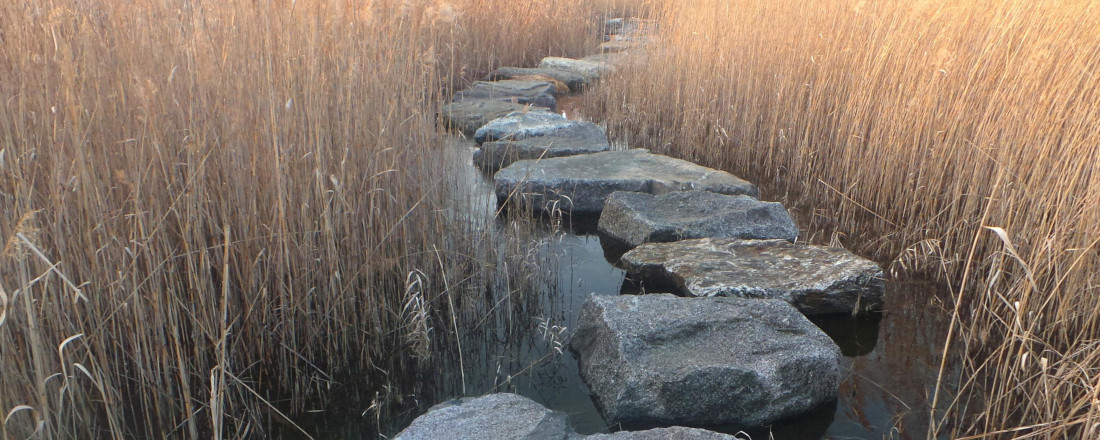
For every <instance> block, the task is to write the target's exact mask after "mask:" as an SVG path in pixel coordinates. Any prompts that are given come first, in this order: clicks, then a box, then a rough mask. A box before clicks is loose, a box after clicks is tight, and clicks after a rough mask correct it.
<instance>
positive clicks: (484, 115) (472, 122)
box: [439, 99, 530, 136]
mask: <svg viewBox="0 0 1100 440" xmlns="http://www.w3.org/2000/svg"><path fill="white" fill-rule="evenodd" d="M529 107H530V106H528V105H525V104H516V103H513V102H508V101H494V100H487V99H479V100H469V101H459V102H451V103H447V104H445V105H443V106H442V107H441V108H440V109H439V118H440V119H441V120H442V122H443V125H444V126H446V127H447V128H450V129H453V130H458V131H460V132H462V133H463V134H466V135H467V136H472V135H473V134H474V132H476V131H477V129H479V128H481V126H483V125H485V124H488V123H489V121H492V120H493V119H496V118H500V117H503V116H507V115H509V114H511V113H515V112H519V111H524V110H526V109H528V108H529Z"/></svg>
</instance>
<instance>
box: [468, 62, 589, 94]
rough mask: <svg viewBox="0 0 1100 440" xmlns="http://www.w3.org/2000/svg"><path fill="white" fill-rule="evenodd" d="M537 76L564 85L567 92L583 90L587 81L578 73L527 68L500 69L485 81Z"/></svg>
mask: <svg viewBox="0 0 1100 440" xmlns="http://www.w3.org/2000/svg"><path fill="white" fill-rule="evenodd" d="M537 76H544V77H547V78H552V79H554V80H556V81H559V82H561V83H562V84H565V85H566V87H569V90H570V91H571V92H579V91H581V90H582V89H584V86H585V85H587V81H585V79H584V77H583V76H581V75H580V74H578V73H574V72H567V71H565V70H558V69H538V68H528V67H501V68H499V69H497V70H494V71H493V72H492V73H490V74H489V76H487V77H486V79H487V80H489V81H499V80H502V79H513V78H530V77H537Z"/></svg>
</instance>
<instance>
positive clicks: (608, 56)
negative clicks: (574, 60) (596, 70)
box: [581, 52, 630, 66]
mask: <svg viewBox="0 0 1100 440" xmlns="http://www.w3.org/2000/svg"><path fill="white" fill-rule="evenodd" d="M629 56H630V54H629V53H627V52H609V53H598V54H595V55H589V56H586V57H584V58H581V60H582V61H594V62H597V63H604V64H607V65H609V66H618V65H622V64H623V63H625V62H626V61H627V59H628V57H629Z"/></svg>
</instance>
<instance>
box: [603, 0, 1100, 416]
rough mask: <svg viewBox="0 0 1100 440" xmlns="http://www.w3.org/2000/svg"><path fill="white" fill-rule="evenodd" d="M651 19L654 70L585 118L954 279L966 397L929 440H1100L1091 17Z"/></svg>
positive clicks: (1074, 8)
mask: <svg viewBox="0 0 1100 440" xmlns="http://www.w3.org/2000/svg"><path fill="white" fill-rule="evenodd" d="M658 9H659V16H660V20H661V31H662V35H661V41H662V43H661V44H660V45H659V46H657V47H656V48H653V49H651V56H652V59H654V60H660V61H659V62H653V63H649V64H641V65H638V66H635V67H632V68H628V69H626V70H622V71H620V73H619V75H618V76H617V77H615V78H613V80H612V81H610V82H609V83H606V84H604V86H602V87H601V88H599V89H597V90H595V91H593V93H595V94H598V95H599V97H598V99H589V100H588V101H587V103H588V106H589V108H587V109H586V112H587V114H592V115H596V114H602V115H604V117H606V119H607V120H608V121H609V124H610V125H611V129H612V131H613V133H617V134H618V135H620V136H630V137H631V138H632V139H633V141H634V142H635V143H636V144H640V145H641V146H648V147H650V148H652V149H654V150H657V151H659V152H664V153H670V154H674V155H677V156H680V157H685V158H688V159H692V160H696V161H699V162H702V163H704V164H707V165H711V166H716V167H719V168H723V169H726V170H731V171H733V172H736V173H738V174H742V175H744V176H745V177H749V178H752V179H754V180H757V181H758V182H762V183H766V186H771V187H773V188H777V189H778V192H779V193H780V194H782V193H788V194H793V197H795V198H796V199H797V200H800V201H801V202H802V203H804V204H810V205H812V206H815V207H819V208H826V207H827V208H828V211H826V212H828V214H824V215H822V216H819V217H815V218H814V222H815V224H814V225H809V226H812V227H813V228H816V229H825V232H823V233H819V234H820V235H823V236H830V235H832V236H837V237H844V240H843V244H844V245H846V246H848V247H851V248H854V249H857V250H859V251H861V252H863V253H865V254H870V255H873V256H874V257H876V258H878V259H879V261H881V262H884V263H889V262H891V261H898V262H899V264H896V265H894V267H895V268H896V269H899V270H902V269H916V270H926V271H932V272H937V273H938V275H940V276H942V277H943V279H944V280H945V281H947V282H948V283H951V284H952V285H953V287H954V289H955V291H956V292H960V294H961V295H962V296H961V298H963V299H962V300H961V301H963V303H962V304H959V310H960V319H959V320H958V321H957V326H958V327H957V328H956V330H955V331H956V333H957V334H958V337H957V338H956V342H957V343H956V345H955V347H954V348H953V349H952V350H957V351H955V353H957V354H958V355H957V356H956V357H955V361H957V362H959V363H960V365H961V366H962V370H961V371H960V373H961V376H959V377H958V378H953V380H950V381H948V382H955V381H959V380H958V379H960V378H965V379H966V380H961V381H959V382H960V383H961V384H962V385H961V387H962V389H961V390H958V391H961V393H960V394H958V395H959V396H960V399H962V400H957V401H954V402H942V401H941V402H939V403H947V405H948V406H947V408H948V409H950V413H949V414H948V415H947V418H948V419H947V420H949V421H952V422H953V423H951V424H943V425H941V424H934V425H935V426H944V427H945V430H941V431H939V432H933V433H930V435H932V436H935V435H946V436H956V435H964V434H981V433H993V434H991V435H990V437H1012V436H1029V437H1036V438H1078V437H1079V436H1087V435H1086V434H1088V433H1095V432H1098V430H1100V428H1097V427H1096V426H1100V425H1096V423H1097V422H1096V414H1097V409H1096V408H1097V406H1098V403H1097V401H1094V400H1095V396H1097V395H1100V391H1098V390H1097V389H1096V385H1097V383H1098V382H1100V364H1098V363H1096V357H1095V356H1092V355H1090V354H1088V347H1093V346H1095V344H1096V343H1097V342H1098V341H1100V295H1098V294H1097V293H1098V292H1097V286H1098V284H1100V283H1098V281H1097V277H1098V275H1100V258H1096V257H1097V255H1098V249H1097V247H1096V242H1097V240H1098V239H1100V173H1096V172H1095V169H1096V167H1097V165H1100V149H1097V148H1096V146H1097V145H1100V126H1098V125H1097V121H1098V120H1100V100H1098V98H1100V83H1098V81H1100V79H1098V77H1097V75H1096V72H1097V69H1098V68H1100V34H1097V33H1096V32H1095V30H1096V29H1100V8H1098V6H1097V5H1096V4H1095V2H1089V1H1080V0H1069V1H1064V2H1029V1H1023V0H999V1H995V2H949V1H940V0H930V1H901V2H870V1H867V2H865V1H858V2H854V1H853V2H849V1H839V0H836V1H825V2H814V3H806V2H797V1H785V0H783V1H762V0H728V1H720V0H700V1H694V2H671V1H669V2H664V4H663V5H662V6H659V8H658ZM997 176H1003V178H1002V179H1000V180H999V179H998V178H997ZM983 219H984V220H983ZM985 227H996V228H1000V229H999V230H1002V231H1004V235H1003V237H1000V238H998V235H997V234H994V233H991V232H990V231H989V230H988V229H983V228H985ZM833 231H835V232H833ZM932 243H934V248H935V249H937V250H938V253H936V254H934V255H931V256H930V255H928V254H927V253H923V254H918V253H914V252H913V251H912V250H913V249H915V248H921V247H926V246H927V245H928V244H932ZM1008 243H1011V244H1012V248H1011V249H1010V248H1008V247H1006V244H1008ZM971 248H973V252H970V249H971ZM922 255H923V256H922ZM937 260H938V261H937ZM938 267H942V268H943V269H942V271H939V270H937V269H936V268H938ZM971 267H972V268H973V269H975V270H973V271H972V272H973V274H972V276H970V277H967V278H966V283H965V285H962V284H963V283H960V280H961V276H962V273H963V271H965V270H967V268H971ZM952 394H955V393H952ZM948 426H949V427H950V430H946V429H948V428H947V427H948ZM934 429H935V428H934Z"/></svg>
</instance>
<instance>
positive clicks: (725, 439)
mask: <svg viewBox="0 0 1100 440" xmlns="http://www.w3.org/2000/svg"><path fill="white" fill-rule="evenodd" d="M585 440H741V439H739V438H737V437H734V436H732V435H729V434H720V433H717V432H714V431H707V430H703V429H696V428H684V427H681V426H673V427H671V428H657V429H650V430H648V431H619V432H616V433H614V434H594V435H590V436H588V437H585Z"/></svg>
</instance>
